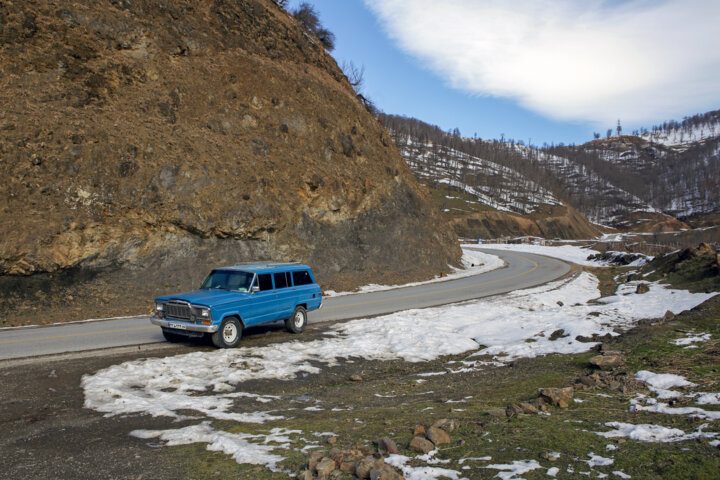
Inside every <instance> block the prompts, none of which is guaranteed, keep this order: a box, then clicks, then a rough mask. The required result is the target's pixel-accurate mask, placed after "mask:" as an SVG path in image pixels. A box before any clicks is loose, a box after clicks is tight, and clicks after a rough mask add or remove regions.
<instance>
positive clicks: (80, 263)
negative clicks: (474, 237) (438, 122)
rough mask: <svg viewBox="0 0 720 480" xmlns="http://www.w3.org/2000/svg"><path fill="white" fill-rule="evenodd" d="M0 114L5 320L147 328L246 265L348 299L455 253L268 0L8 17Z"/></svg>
mask: <svg viewBox="0 0 720 480" xmlns="http://www.w3.org/2000/svg"><path fill="white" fill-rule="evenodd" d="M0 108H2V111H3V115H2V117H1V118H0V139H1V141H0V159H1V161H0V175H2V178H3V181H2V183H1V184H0V228H1V229H2V231H3V235H2V237H0V291H1V292H2V296H3V301H2V302H0V303H1V304H3V305H4V307H3V308H2V309H1V310H0V316H7V315H9V314H12V315H14V316H15V315H20V314H27V315H37V314H38V313H40V314H43V315H46V314H47V313H48V312H50V311H53V312H57V311H58V310H57V308H58V307H63V305H64V306H65V307H66V308H67V309H71V310H72V311H73V312H74V311H76V310H75V309H77V308H80V309H81V310H82V311H81V312H80V313H76V314H75V315H76V316H80V317H82V316H87V314H93V315H95V314H110V313H124V312H125V311H136V309H137V308H139V306H140V305H144V304H145V302H149V301H150V300H151V299H152V297H153V296H154V295H156V294H159V293H164V292H167V291H174V290H178V289H179V290H183V289H188V288H191V287H193V286H194V285H196V284H197V283H198V282H199V281H201V279H202V277H203V276H204V275H205V274H206V273H207V271H208V269H209V268H211V267H213V266H219V265H223V264H228V263H234V262H238V261H244V260H250V259H272V260H298V261H303V262H308V263H310V264H311V265H312V266H313V268H314V270H315V272H316V276H317V277H318V278H319V280H320V281H321V283H323V284H324V285H325V286H328V287H332V288H335V289H347V288H352V287H355V286H358V285H361V284H365V283H368V282H397V281H403V280H411V279H420V278H427V277H431V276H433V275H436V274H438V273H440V272H441V271H443V270H445V269H447V265H448V264H449V263H454V262H456V261H457V259H458V257H459V255H460V251H459V248H458V247H457V245H456V243H455V240H454V235H453V234H452V233H451V230H450V228H449V227H445V223H444V222H443V221H442V220H441V219H440V217H439V215H438V214H437V213H436V211H435V210H434V209H432V208H431V207H429V204H428V202H427V200H426V193H425V191H424V190H422V189H421V188H420V187H419V186H418V184H417V183H416V181H415V179H414V178H413V175H412V174H411V172H410V171H409V169H408V167H407V166H406V165H405V163H404V162H403V160H402V158H401V157H400V155H399V153H398V152H397V150H396V148H395V147H394V145H393V144H392V142H391V141H390V138H389V136H388V135H387V133H386V132H385V130H384V129H383V128H382V127H381V126H380V125H379V123H378V122H377V121H376V120H375V119H374V118H373V117H372V116H371V115H369V114H368V113H367V112H366V111H365V110H364V109H363V107H362V105H361V104H360V103H359V102H358V101H357V99H356V97H355V95H354V92H353V90H352V88H351V86H350V85H349V83H348V82H347V80H346V78H345V77H344V75H343V74H342V72H341V71H340V69H339V68H338V67H337V65H336V63H335V62H334V60H333V59H332V57H330V56H329V55H328V54H327V53H326V52H325V51H324V50H323V49H322V47H321V46H320V45H319V44H318V43H317V42H315V41H314V40H313V39H312V38H311V37H309V36H308V35H307V34H306V33H305V32H304V31H303V30H302V29H301V27H300V26H299V25H298V23H297V22H296V21H295V20H294V19H292V18H291V17H290V16H289V15H288V14H287V13H286V12H285V11H284V10H283V9H281V8H280V7H279V6H277V5H276V4H275V3H274V2H273V1H271V0H264V1H260V0H258V1H241V2H231V1H222V0H217V1H199V2H181V1H171V0H123V1H107V2H95V1H90V0H86V1H67V2H46V1H39V0H38V1H23V2H12V3H10V2H5V3H3V4H2V5H0ZM58 302H59V303H58ZM69 311H70V310H69ZM23 312H24V313H23ZM0 321H2V320H0Z"/></svg>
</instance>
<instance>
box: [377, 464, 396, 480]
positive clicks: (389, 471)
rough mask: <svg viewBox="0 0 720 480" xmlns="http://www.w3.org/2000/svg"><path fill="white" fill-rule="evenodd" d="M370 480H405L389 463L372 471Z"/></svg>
mask: <svg viewBox="0 0 720 480" xmlns="http://www.w3.org/2000/svg"><path fill="white" fill-rule="evenodd" d="M370 480H404V477H403V476H402V475H400V474H399V473H398V472H396V471H395V469H394V468H392V467H391V466H390V465H388V464H387V463H383V464H382V465H380V466H378V467H376V468H374V469H373V470H370Z"/></svg>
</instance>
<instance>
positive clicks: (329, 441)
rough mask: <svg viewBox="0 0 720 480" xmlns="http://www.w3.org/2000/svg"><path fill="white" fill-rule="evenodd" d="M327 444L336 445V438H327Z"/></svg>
mask: <svg viewBox="0 0 720 480" xmlns="http://www.w3.org/2000/svg"><path fill="white" fill-rule="evenodd" d="M327 443H329V444H330V445H335V444H336V443H337V437H330V438H328V439H327Z"/></svg>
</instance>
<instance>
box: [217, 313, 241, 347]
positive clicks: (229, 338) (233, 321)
mask: <svg viewBox="0 0 720 480" xmlns="http://www.w3.org/2000/svg"><path fill="white" fill-rule="evenodd" d="M241 337H242V325H241V324H240V321H239V320H238V319H237V318H235V317H228V318H226V319H225V320H223V321H222V323H221V324H220V328H218V330H217V332H215V333H213V334H212V336H211V338H212V342H213V345H215V346H216V347H217V348H235V347H237V344H238V343H240V338H241Z"/></svg>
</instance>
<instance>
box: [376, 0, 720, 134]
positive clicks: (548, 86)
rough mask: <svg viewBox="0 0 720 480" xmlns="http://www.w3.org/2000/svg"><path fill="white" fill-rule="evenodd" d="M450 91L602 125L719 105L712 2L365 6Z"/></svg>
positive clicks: (422, 0) (461, 1)
mask: <svg viewBox="0 0 720 480" xmlns="http://www.w3.org/2000/svg"><path fill="white" fill-rule="evenodd" d="M365 3H366V4H367V5H368V7H369V8H370V9H371V10H372V11H373V12H374V13H375V15H376V16H377V17H378V18H379V19H380V21H381V23H382V24H383V26H384V27H385V29H386V31H387V32H388V34H389V35H390V36H391V38H393V39H394V40H395V41H396V42H397V44H398V45H399V47H400V48H401V49H402V50H404V51H406V52H408V53H409V54H411V55H413V56H415V57H417V58H418V59H420V60H421V61H422V62H424V63H425V64H426V65H427V66H428V67H429V68H431V69H432V70H434V71H435V72H437V74H438V75H440V76H441V77H443V78H445V79H446V80H447V82H448V83H449V84H450V85H451V86H452V87H454V88H458V89H462V90H465V91H468V92H471V93H473V94H478V95H490V96H498V97H510V98H514V99H516V101H518V102H519V103H520V104H521V105H523V106H525V107H527V108H529V109H532V110H534V111H537V112H539V113H541V114H543V115H546V116H549V117H553V118H557V119H563V120H581V121H590V122H596V123H598V124H604V125H607V124H612V122H614V121H615V120H616V119H618V118H621V119H622V120H623V121H624V122H627V123H639V122H653V121H657V120H662V119H667V118H677V117H681V116H683V115H686V114H691V113H696V112H701V111H706V110H710V109H713V108H718V107H720V36H719V35H718V33H717V32H718V21H719V20H720V1H717V0H585V1H576V0H513V1H503V0H444V1H437V0H365Z"/></svg>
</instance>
